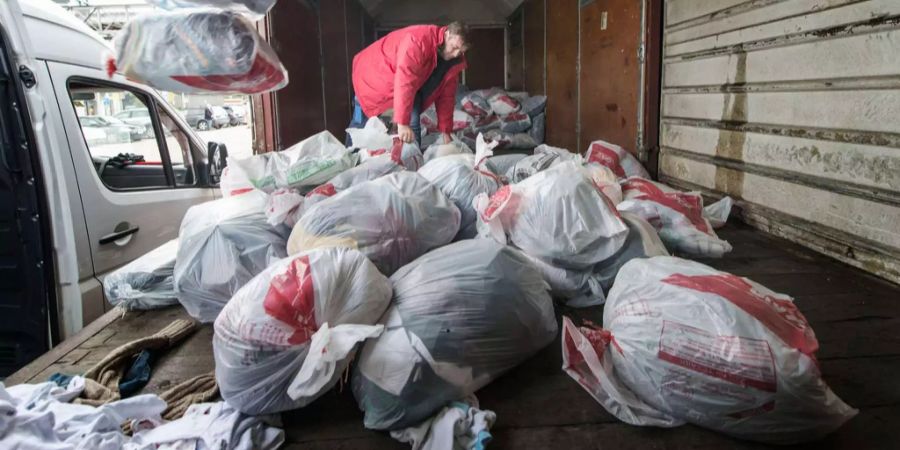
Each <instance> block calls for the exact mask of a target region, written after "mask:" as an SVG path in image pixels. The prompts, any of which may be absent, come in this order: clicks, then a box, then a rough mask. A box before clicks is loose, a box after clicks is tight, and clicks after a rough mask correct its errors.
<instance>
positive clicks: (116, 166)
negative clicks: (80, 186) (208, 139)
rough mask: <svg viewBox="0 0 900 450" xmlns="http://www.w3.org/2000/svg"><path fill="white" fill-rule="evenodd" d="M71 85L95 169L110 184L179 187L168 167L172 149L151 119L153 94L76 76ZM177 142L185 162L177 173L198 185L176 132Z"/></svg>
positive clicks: (174, 148)
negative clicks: (165, 145)
mask: <svg viewBox="0 0 900 450" xmlns="http://www.w3.org/2000/svg"><path fill="white" fill-rule="evenodd" d="M68 90H69V96H70V97H71V99H72V105H73V107H74V108H75V113H76V116H78V121H79V123H80V125H81V127H80V128H81V132H82V135H83V137H84V141H85V143H86V144H87V148H88V151H89V152H90V154H91V159H92V160H93V162H94V169H95V170H96V171H97V176H98V177H99V178H100V181H102V182H103V184H104V185H106V187H108V188H110V189H113V190H142V189H159V188H170V187H173V186H174V183H173V180H170V179H169V177H170V175H168V174H167V170H166V169H167V165H169V166H170V164H169V158H168V153H167V152H166V148H165V147H164V146H163V140H162V139H159V138H158V136H157V133H156V131H155V130H154V126H153V120H152V119H151V112H150V111H151V108H150V104H151V103H150V102H151V100H150V98H148V97H147V96H146V95H145V94H143V93H141V92H139V91H136V90H132V89H130V88H128V87H126V86H121V85H116V84H110V83H105V82H104V83H92V82H90V81H86V80H81V79H79V80H71V81H70V82H69V84H68ZM172 125H173V127H174V124H172ZM163 128H165V126H163ZM174 129H176V130H177V127H174ZM167 134H171V132H169V133H167ZM182 135H183V133H182ZM183 138H184V140H185V141H186V140H187V137H186V136H183ZM168 141H169V139H168V137H167V139H166V142H168ZM172 141H173V144H174V145H173V144H170V148H171V149H172V153H173V154H175V153H177V154H178V155H176V156H177V160H178V161H179V167H180V169H179V171H178V174H176V177H177V176H179V175H180V176H181V177H182V179H181V182H180V183H178V184H193V183H194V176H193V170H192V169H190V168H188V172H189V173H188V172H186V171H185V168H184V166H185V164H184V157H182V156H181V153H182V150H181V149H180V148H179V146H178V144H176V142H177V141H178V139H177V138H175V137H174V135H173V139H172ZM186 143H187V142H186ZM187 148H188V149H189V148H190V147H187ZM188 151H189V150H188Z"/></svg>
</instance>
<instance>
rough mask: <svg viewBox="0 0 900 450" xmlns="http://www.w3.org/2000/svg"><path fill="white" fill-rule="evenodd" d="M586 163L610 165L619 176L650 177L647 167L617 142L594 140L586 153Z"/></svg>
mask: <svg viewBox="0 0 900 450" xmlns="http://www.w3.org/2000/svg"><path fill="white" fill-rule="evenodd" d="M584 159H585V163H586V164H592V163H593V164H600V165H603V166H606V167H609V168H610V169H611V170H612V171H613V173H614V174H616V176H617V177H619V178H628V177H641V178H650V174H649V173H647V169H645V168H644V166H642V165H641V163H640V162H639V161H638V160H637V158H635V157H634V155H632V154H631V153H628V152H627V151H626V150H625V149H624V148H622V147H619V146H618V145H616V144H612V143H609V142H606V141H594V142H591V145H590V146H589V147H588V149H587V152H586V153H585V155H584Z"/></svg>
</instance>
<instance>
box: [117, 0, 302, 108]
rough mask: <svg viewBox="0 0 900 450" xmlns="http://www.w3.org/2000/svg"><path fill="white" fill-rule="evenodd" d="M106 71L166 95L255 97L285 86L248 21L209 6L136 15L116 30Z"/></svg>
mask: <svg viewBox="0 0 900 450" xmlns="http://www.w3.org/2000/svg"><path fill="white" fill-rule="evenodd" d="M169 1H171V0H169ZM179 3H184V4H185V5H188V4H189V2H186V1H183V2H179ZM190 3H198V4H204V3H205V4H210V3H211V2H208V1H207V2H190ZM219 3H221V2H219ZM244 4H246V5H248V6H250V7H251V8H254V9H259V8H256V7H255V6H253V5H252V4H250V2H244ZM225 6H227V5H225ZM266 9H267V8H266ZM107 71H108V75H109V76H112V74H113V73H114V72H115V71H120V72H121V73H122V74H123V75H125V76H126V77H128V78H131V79H134V80H139V81H142V82H143V83H145V84H147V85H149V86H153V87H155V88H157V89H160V90H165V91H171V92H203V91H213V92H235V93H242V94H259V93H263V92H268V91H272V90H276V89H280V88H282V87H284V86H286V85H287V83H288V74H287V71H286V70H285V68H284V66H283V65H282V64H281V61H280V60H279V59H278V56H277V55H276V54H275V51H274V50H272V48H271V47H270V46H269V44H268V43H266V41H265V40H264V39H263V38H262V37H261V36H260V35H259V33H258V32H257V31H256V26H255V25H253V23H252V22H250V20H248V18H247V17H245V16H244V15H242V14H240V13H239V12H237V11H231V10H220V9H212V8H200V9H184V10H175V11H171V12H159V13H152V14H146V15H142V16H138V17H137V18H135V19H134V20H132V21H130V22H128V23H127V24H126V25H125V26H124V28H123V29H122V31H120V32H119V35H118V37H117V39H116V57H115V59H109V60H108V61H107Z"/></svg>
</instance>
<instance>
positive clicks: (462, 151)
mask: <svg viewBox="0 0 900 450" xmlns="http://www.w3.org/2000/svg"><path fill="white" fill-rule="evenodd" d="M440 142H441V143H440V144H438V143H435V144H432V145H430V146H428V148H426V149H425V156H424V160H425V164H428V163H429V162H431V160H433V159H435V158H440V157H443V156H449V155H466V154H468V155H472V154H473V153H472V149H470V148H469V146H468V145H466V144H464V143H463V142H462V141H459V140H457V139H456V138H454V139H453V141H451V142H450V143H449V144H444V143H443V141H440Z"/></svg>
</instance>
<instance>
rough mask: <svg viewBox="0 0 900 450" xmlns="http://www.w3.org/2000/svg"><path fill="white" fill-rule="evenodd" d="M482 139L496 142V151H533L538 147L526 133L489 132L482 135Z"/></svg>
mask: <svg viewBox="0 0 900 450" xmlns="http://www.w3.org/2000/svg"><path fill="white" fill-rule="evenodd" d="M484 137H485V139H487V140H490V141H497V142H498V145H497V150H503V149H511V150H516V149H518V150H523V149H533V148H534V147H535V146H536V145H538V142H537V141H535V140H534V138H532V137H531V135H530V134H528V133H504V132H502V131H500V130H489V131H487V132H485V133H484ZM473 139H474V137H473Z"/></svg>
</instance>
